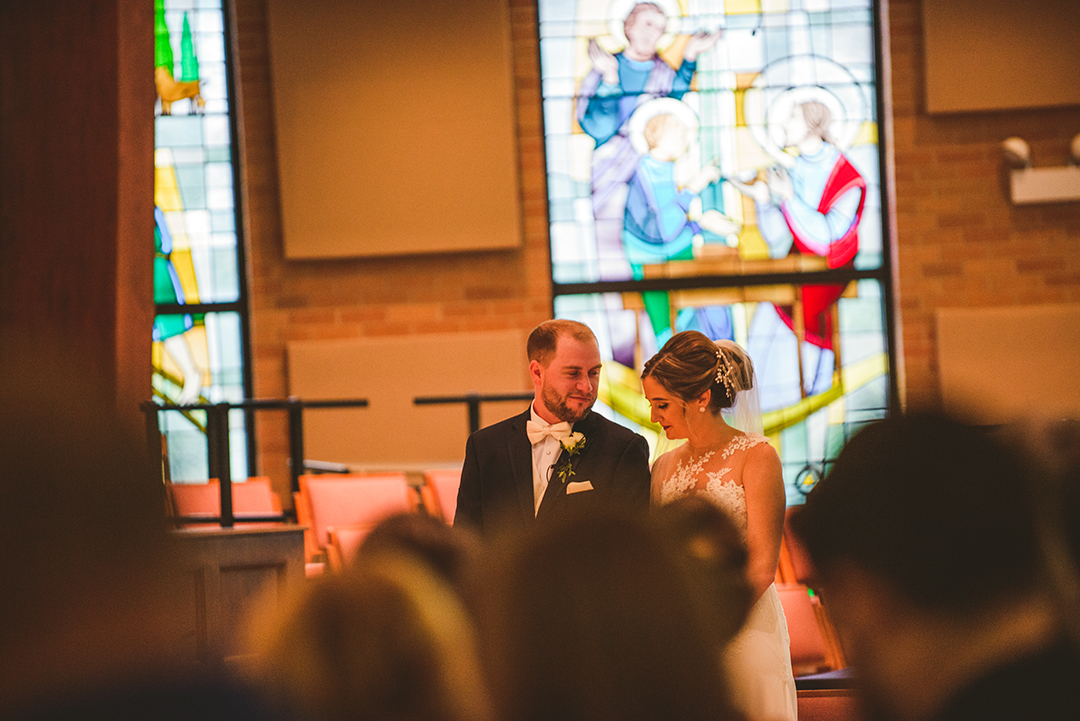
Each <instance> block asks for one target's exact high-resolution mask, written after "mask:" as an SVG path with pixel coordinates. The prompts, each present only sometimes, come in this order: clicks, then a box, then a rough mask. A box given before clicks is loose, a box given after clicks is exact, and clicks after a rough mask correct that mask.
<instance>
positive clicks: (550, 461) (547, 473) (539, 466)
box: [529, 406, 574, 516]
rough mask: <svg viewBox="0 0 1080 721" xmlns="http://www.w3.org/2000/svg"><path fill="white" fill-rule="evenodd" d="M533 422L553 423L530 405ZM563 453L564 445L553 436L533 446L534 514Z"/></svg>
mask: <svg viewBox="0 0 1080 721" xmlns="http://www.w3.org/2000/svg"><path fill="white" fill-rule="evenodd" d="M529 411H530V414H531V417H532V421H533V423H536V424H537V425H541V426H545V427H546V426H550V425H552V424H550V423H548V422H547V421H545V420H544V419H543V418H541V417H540V416H538V415H537V414H536V408H534V407H533V406H529ZM570 430H571V431H573V430H574V424H573V423H571V424H570ZM561 454H562V445H561V444H560V443H559V441H558V440H556V439H555V438H554V437H552V436H544V439H543V440H542V441H540V442H539V443H534V444H533V447H532V459H533V464H532V467H533V515H534V516H535V515H536V514H537V513H538V512H539V511H540V501H542V500H544V491H546V490H547V487H548V481H549V480H550V478H551V467H552V466H553V465H555V462H556V461H558V460H559V455H561Z"/></svg>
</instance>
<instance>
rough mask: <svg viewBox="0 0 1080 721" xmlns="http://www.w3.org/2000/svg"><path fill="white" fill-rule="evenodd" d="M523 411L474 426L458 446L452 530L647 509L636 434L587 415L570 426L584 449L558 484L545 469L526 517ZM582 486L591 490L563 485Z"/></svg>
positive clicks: (645, 464) (528, 475) (529, 464)
mask: <svg viewBox="0 0 1080 721" xmlns="http://www.w3.org/2000/svg"><path fill="white" fill-rule="evenodd" d="M529 418H530V411H529V410H526V411H525V412H524V413H522V414H521V415H517V416H514V417H513V418H508V419H506V420H505V421H502V422H500V423H496V424H494V425H491V426H488V427H487V428H481V429H480V430H478V431H476V432H475V433H473V434H472V435H471V436H469V440H468V442H467V443H466V444H465V465H464V466H463V467H462V469H461V486H460V488H459V490H458V501H457V512H456V515H455V516H454V525H455V526H468V527H471V528H473V529H475V530H477V531H479V532H481V533H490V532H492V531H493V530H497V529H503V530H512V529H514V528H519V529H520V528H528V527H529V526H532V525H533V524H535V523H545V522H549V521H551V520H552V519H556V518H561V517H564V516H567V515H571V514H575V513H582V512H584V513H588V512H590V511H594V510H596V509H598V508H601V507H610V506H623V507H628V508H630V509H632V510H636V511H639V512H641V513H644V512H646V511H647V510H648V507H649V480H650V479H649V445H648V443H646V442H645V439H644V438H642V437H641V436H640V435H638V434H637V433H634V432H633V431H631V430H629V429H628V428H624V427H623V426H620V425H619V424H618V423H613V422H612V421H609V420H608V419H607V418H604V417H603V416H601V415H599V414H598V413H595V412H590V413H589V414H588V415H587V416H585V418H583V419H581V420H580V421H577V422H576V423H574V432H575V433H581V434H582V435H584V436H585V446H584V447H583V449H582V450H581V452H580V453H578V454H577V455H574V456H573V457H571V463H572V468H573V471H574V474H573V475H571V476H569V477H568V478H567V479H566V483H564V482H562V481H560V480H559V474H558V472H557V471H556V470H555V469H556V468H560V467H562V465H563V464H564V463H565V462H566V460H567V458H568V455H567V453H566V451H565V450H564V451H563V452H562V454H561V455H560V456H559V459H558V460H557V461H556V462H555V465H554V466H553V467H552V472H551V478H550V480H549V481H548V487H547V490H546V491H545V492H544V498H543V500H542V501H541V503H540V509H539V511H538V512H536V514H535V515H534V513H533V508H534V505H533V475H532V473H533V471H532V468H533V460H532V444H530V443H529V437H528V435H527V434H526V431H525V424H526V422H527V421H528V420H529ZM583 481H589V482H590V483H591V484H592V487H593V490H591V491H582V492H579V493H573V494H569V495H568V494H567V493H566V487H567V484H568V483H580V482H583Z"/></svg>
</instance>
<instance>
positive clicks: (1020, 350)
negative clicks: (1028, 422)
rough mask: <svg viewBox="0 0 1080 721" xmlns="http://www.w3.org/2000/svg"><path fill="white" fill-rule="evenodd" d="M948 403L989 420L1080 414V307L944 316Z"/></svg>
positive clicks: (941, 361)
mask: <svg viewBox="0 0 1080 721" xmlns="http://www.w3.org/2000/svg"><path fill="white" fill-rule="evenodd" d="M937 335H938V365H939V370H940V375H941V393H942V399H943V401H944V404H945V407H946V408H950V409H953V410H955V411H958V412H961V413H964V414H968V415H974V417H975V420H977V421H979V422H981V423H1003V422H1006V421H1009V420H1012V419H1017V418H1026V417H1044V418H1047V419H1054V418H1064V417H1071V418H1080V383H1078V382H1077V379H1078V378H1080V305H1044V306H1019V307H1001V308H945V309H941V310H939V311H938V314H937Z"/></svg>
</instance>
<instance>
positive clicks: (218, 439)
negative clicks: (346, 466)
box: [142, 396, 368, 528]
mask: <svg viewBox="0 0 1080 721" xmlns="http://www.w3.org/2000/svg"><path fill="white" fill-rule="evenodd" d="M367 405H368V400H367V399H366V398H351V399H335V400H318V401H305V400H301V399H299V398H297V397H295V396H291V397H289V398H285V399H276V398H275V399H256V398H251V399H245V400H240V401H226V402H221V403H193V404H190V405H182V406H181V405H159V404H157V403H154V402H152V401H147V402H145V403H143V404H142V410H143V413H144V414H145V415H146V433H147V440H148V442H149V444H150V452H151V458H156V459H157V460H158V464H159V465H160V462H161V426H160V424H159V422H158V413H161V412H169V411H175V412H180V413H190V412H191V411H205V412H206V446H207V465H208V467H209V477H210V478H217V479H218V485H219V486H220V488H221V515H220V516H219V517H216V518H215V517H207V516H192V517H177V519H176V520H177V521H178V522H182V523H220V524H221V525H222V527H224V528H232V527H233V525H234V523H235V521H236V518H235V515H234V514H233V508H232V483H231V479H232V468H231V467H230V462H229V458H230V456H229V411H231V410H233V409H234V408H238V409H241V410H252V411H258V410H284V411H287V412H288V414H289V473H290V486H291V488H292V491H293V492H294V493H295V492H296V491H299V490H300V475H301V474H302V473H303V472H304V469H305V462H303V461H301V462H297V461H296V459H303V458H304V410H305V409H308V408H366V407H367ZM318 464H319V462H317V461H313V462H312V468H313V470H319V467H318ZM240 520H242V521H245V522H261V521H275V520H284V516H247V515H244V516H243V517H242V518H241V519H240Z"/></svg>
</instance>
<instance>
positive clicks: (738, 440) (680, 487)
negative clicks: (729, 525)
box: [658, 435, 768, 536]
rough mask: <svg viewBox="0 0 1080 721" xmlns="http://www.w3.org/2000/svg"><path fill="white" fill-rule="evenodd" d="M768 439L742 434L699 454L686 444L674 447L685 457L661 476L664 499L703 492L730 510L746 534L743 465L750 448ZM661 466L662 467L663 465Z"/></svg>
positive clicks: (661, 497) (660, 491) (660, 495)
mask: <svg viewBox="0 0 1080 721" xmlns="http://www.w3.org/2000/svg"><path fill="white" fill-rule="evenodd" d="M767 442H768V439H767V438H765V436H759V435H739V436H735V437H734V438H732V439H731V441H730V442H729V443H728V444H727V445H726V446H724V447H723V448H722V449H720V451H719V454H718V453H717V451H715V450H712V451H708V452H706V453H705V454H703V455H701V456H696V457H695V456H692V455H690V454H689V452H688V451H686V449H685V447H683V448H679V449H676V450H675V451H672V454H679V456H681V457H679V458H678V460H677V461H676V462H675V467H674V469H672V470H671V472H670V474H669V475H668V476H667V478H660V480H659V484H660V485H659V500H660V502H661V503H671V502H672V501H674V500H675V499H677V498H682V497H683V496H688V495H691V494H702V495H704V496H705V497H706V498H708V499H709V500H710V501H712V502H713V503H715V504H716V505H717V506H719V507H720V508H721V509H722V510H723V511H724V512H725V513H727V514H728V517H729V518H731V519H732V520H733V521H734V522H735V525H736V526H737V527H738V528H739V530H740V531H741V532H742V534H743V535H744V536H745V535H746V491H745V490H744V489H743V485H742V469H743V465H744V464H745V462H746V452H747V451H749V450H750V449H751V448H753V447H754V446H757V445H760V444H762V443H767ZM658 462H659V461H658ZM664 465H665V466H666V465H669V463H666V464H664ZM658 470H661V471H662V468H661V469H658Z"/></svg>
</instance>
